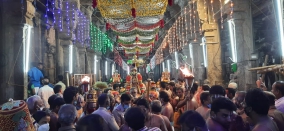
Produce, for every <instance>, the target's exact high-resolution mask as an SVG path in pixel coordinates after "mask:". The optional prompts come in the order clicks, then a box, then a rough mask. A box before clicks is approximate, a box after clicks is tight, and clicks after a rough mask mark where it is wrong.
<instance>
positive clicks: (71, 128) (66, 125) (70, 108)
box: [58, 104, 77, 131]
mask: <svg viewBox="0 0 284 131" xmlns="http://www.w3.org/2000/svg"><path fill="white" fill-rule="evenodd" d="M76 120H77V110H76V107H75V106H74V105H71V104H65V105H63V106H61V107H60V109H59V112H58V122H59V123H60V125H61V127H60V128H59V130H58V131H76V129H75V125H74V124H75V122H76Z"/></svg>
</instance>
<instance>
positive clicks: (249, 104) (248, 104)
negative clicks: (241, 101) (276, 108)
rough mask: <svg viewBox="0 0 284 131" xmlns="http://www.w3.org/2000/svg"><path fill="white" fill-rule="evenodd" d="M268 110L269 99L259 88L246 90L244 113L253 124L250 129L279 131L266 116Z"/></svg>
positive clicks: (254, 130)
mask: <svg viewBox="0 0 284 131" xmlns="http://www.w3.org/2000/svg"><path fill="white" fill-rule="evenodd" d="M268 111H269V99H268V98H267V97H266V95H265V93H264V92H263V91H262V90H261V89H259V88H254V89H251V90H249V91H247V94H246V97H245V113H246V114H247V116H248V117H250V119H251V120H252V122H253V123H254V125H255V126H254V128H253V129H252V131H279V129H278V127H277V125H276V123H275V122H273V120H271V118H270V117H269V116H268Z"/></svg>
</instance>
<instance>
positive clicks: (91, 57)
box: [86, 49, 95, 74]
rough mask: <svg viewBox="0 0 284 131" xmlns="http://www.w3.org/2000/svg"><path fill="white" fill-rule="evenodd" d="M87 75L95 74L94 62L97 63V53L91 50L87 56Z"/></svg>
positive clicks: (88, 50)
mask: <svg viewBox="0 0 284 131" xmlns="http://www.w3.org/2000/svg"><path fill="white" fill-rule="evenodd" d="M86 59H87V60H86V62H87V63H86V73H87V74H94V70H95V69H94V66H95V65H94V62H95V51H94V50H91V49H87V55H86Z"/></svg>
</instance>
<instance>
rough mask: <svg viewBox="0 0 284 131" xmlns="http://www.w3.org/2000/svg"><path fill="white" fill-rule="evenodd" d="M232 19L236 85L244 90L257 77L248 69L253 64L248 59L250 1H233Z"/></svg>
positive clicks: (250, 18) (250, 20)
mask: <svg viewBox="0 0 284 131" xmlns="http://www.w3.org/2000/svg"><path fill="white" fill-rule="evenodd" d="M233 19H234V22H235V34H236V50H237V54H236V55H237V67H238V69H237V72H236V75H237V79H238V87H239V90H245V89H248V88H249V86H252V85H254V84H255V81H256V79H257V75H256V73H255V72H251V71H248V69H250V68H252V67H253V64H254V63H253V61H250V56H251V53H252V52H253V50H254V49H253V48H254V46H253V32H252V14H251V10H250V1H247V0H237V1H235V2H234V13H233Z"/></svg>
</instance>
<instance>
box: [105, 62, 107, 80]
mask: <svg viewBox="0 0 284 131" xmlns="http://www.w3.org/2000/svg"><path fill="white" fill-rule="evenodd" d="M105 67H106V68H105V75H106V76H107V61H105Z"/></svg>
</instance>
